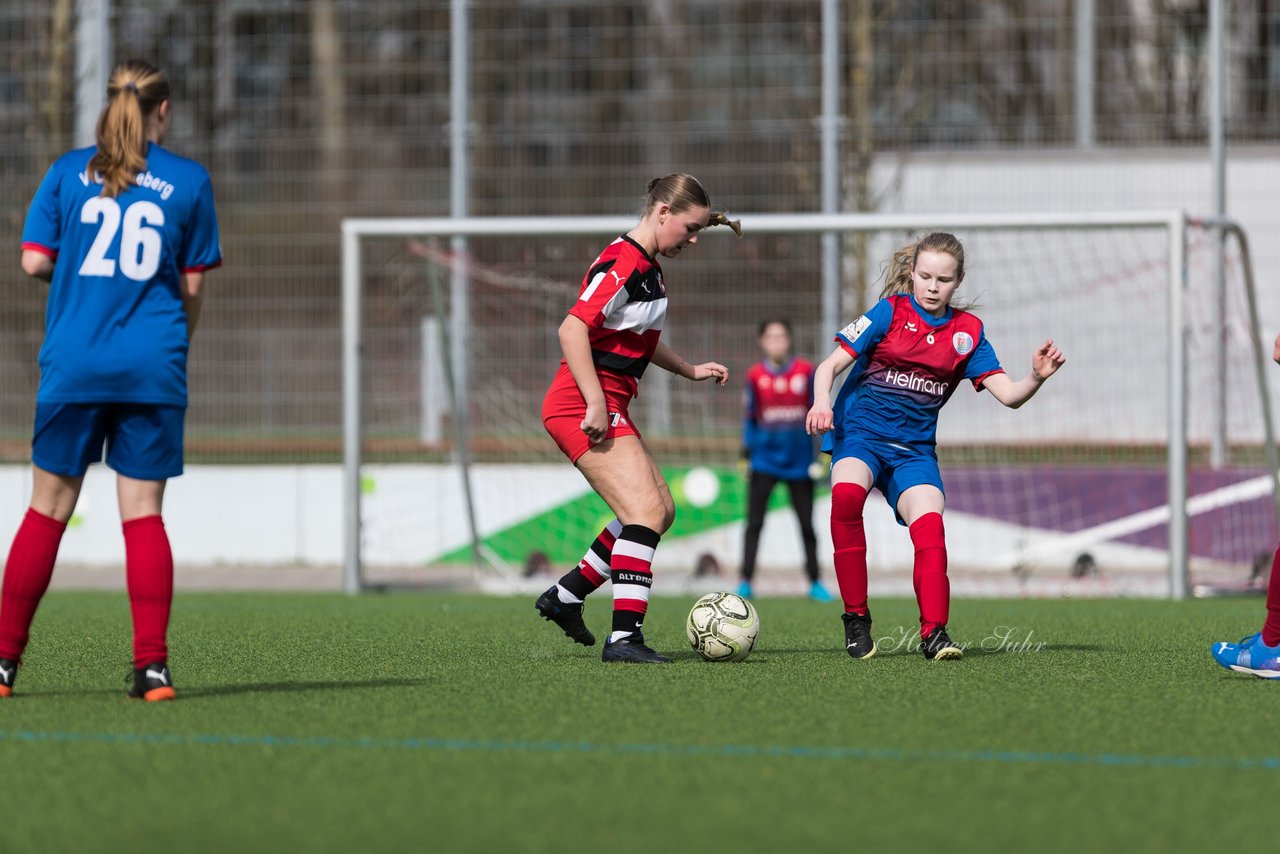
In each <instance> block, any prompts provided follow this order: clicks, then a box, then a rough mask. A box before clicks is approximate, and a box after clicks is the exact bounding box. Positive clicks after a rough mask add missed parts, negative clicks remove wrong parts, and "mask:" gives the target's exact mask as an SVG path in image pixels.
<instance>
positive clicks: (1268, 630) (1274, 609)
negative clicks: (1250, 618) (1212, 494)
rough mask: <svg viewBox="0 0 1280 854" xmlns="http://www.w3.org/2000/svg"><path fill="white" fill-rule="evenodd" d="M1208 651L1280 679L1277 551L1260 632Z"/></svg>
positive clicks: (1274, 351) (1279, 348)
mask: <svg viewBox="0 0 1280 854" xmlns="http://www.w3.org/2000/svg"><path fill="white" fill-rule="evenodd" d="M1271 358H1272V359H1274V360H1275V361H1276V362H1277V363H1280V336H1277V337H1276V343H1275V344H1274V345H1273V346H1272V348H1271ZM1210 652H1211V653H1212V654H1213V659H1214V661H1216V662H1218V663H1219V664H1221V665H1222V666H1223V667H1225V668H1227V669H1228V670H1234V671H1236V672H1237V673H1248V674H1250V675H1252V676H1258V677H1260V678H1262V679H1280V548H1278V549H1276V553H1275V556H1274V557H1273V558H1272V559H1271V580H1270V581H1269V582H1268V584H1267V618H1266V621H1265V622H1263V624H1262V631H1260V632H1254V633H1253V634H1251V635H1249V636H1247V637H1244V638H1241V639H1240V642H1239V643H1230V642H1228V641H1220V642H1219V643H1215V644H1214V645H1213V647H1212V649H1211V650H1210Z"/></svg>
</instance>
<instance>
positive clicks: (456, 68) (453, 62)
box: [449, 0, 480, 564]
mask: <svg viewBox="0 0 1280 854" xmlns="http://www.w3.org/2000/svg"><path fill="white" fill-rule="evenodd" d="M469 2H470V0H452V2H451V3H450V10H451V15H450V31H449V34H450V42H449V43H450V48H449V216H450V218H452V219H455V220H460V219H463V218H465V217H466V216H467V213H468V211H467V206H468V203H469V200H470V198H469V196H470V194H469V190H470V173H469V161H468V154H469V152H468V149H467V138H468V136H469V130H470V122H471V101H470V98H471V91H470V85H469V84H470V78H469V76H468V75H469V72H470V69H469V68H468V63H469V61H470V60H469V57H468V40H469V35H470V21H469V19H468V5H469ZM450 247H451V249H452V250H453V265H452V268H451V270H452V272H451V274H450V277H449V299H450V302H451V303H452V313H451V315H450V317H451V323H450V327H451V332H450V338H451V339H452V340H451V341H450V348H449V349H450V352H451V353H452V356H453V358H452V359H451V360H450V361H451V367H452V371H451V374H450V376H451V377H452V380H453V381H452V384H451V386H452V389H453V419H454V428H455V429H454V431H453V434H454V437H455V438H454V448H453V458H454V462H455V463H457V465H458V471H459V474H460V476H461V478H462V481H463V482H462V487H463V493H464V494H465V496H466V498H467V513H468V519H469V520H470V523H471V540H472V544H473V546H475V548H473V549H472V561H473V563H475V564H478V563H479V561H480V549H479V543H480V531H479V529H478V528H477V527H476V522H475V509H474V506H473V504H472V502H471V466H470V454H469V453H468V451H469V447H468V446H469V444H470V441H471V353H470V350H471V287H470V281H469V275H468V267H469V258H468V247H467V238H466V237H465V236H463V235H461V234H454V235H453V237H452V239H451V240H450Z"/></svg>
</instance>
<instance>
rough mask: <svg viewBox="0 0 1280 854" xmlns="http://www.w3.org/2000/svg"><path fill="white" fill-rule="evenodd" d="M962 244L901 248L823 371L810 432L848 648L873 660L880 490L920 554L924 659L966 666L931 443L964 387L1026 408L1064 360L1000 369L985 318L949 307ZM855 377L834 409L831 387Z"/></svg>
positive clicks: (1055, 355)
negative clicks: (822, 456) (866, 510)
mask: <svg viewBox="0 0 1280 854" xmlns="http://www.w3.org/2000/svg"><path fill="white" fill-rule="evenodd" d="M964 260H965V257H964V247H963V245H961V243H960V241H959V240H957V239H956V238H955V237H954V236H953V235H950V234H945V233H941V232H935V233H933V234H929V235H927V236H925V237H923V238H921V239H920V240H919V241H917V242H916V243H912V244H909V245H907V246H904V247H903V248H902V249H899V250H898V251H897V252H896V253H894V256H893V258H892V260H891V261H890V263H889V267H888V270H887V272H886V283H885V288H884V291H883V293H882V294H881V299H880V301H879V302H878V303H876V304H875V305H874V306H872V308H871V310H870V311H868V312H867V313H866V314H864V315H863V316H862V317H860V318H858V319H857V320H855V321H854V322H853V323H851V324H849V325H848V326H846V327H845V328H844V329H842V330H840V332H839V333H838V334H837V335H836V342H837V343H838V344H839V346H838V347H836V349H835V352H833V353H832V354H831V355H830V356H828V357H827V358H826V359H825V360H824V361H823V362H822V364H821V365H819V366H818V370H817V372H816V375H815V378H814V402H813V408H812V409H810V410H809V415H808V418H807V420H806V425H807V427H808V428H809V430H810V432H811V433H815V434H818V433H821V434H827V433H829V434H830V435H828V436H826V438H824V443H823V449H824V450H829V451H830V452H831V461H832V464H831V482H832V487H831V539H832V542H833V545H834V547H835V570H836V580H837V581H838V582H839V584H840V596H841V598H842V599H843V600H844V610H845V613H844V624H845V648H846V650H847V651H848V653H849V655H851V656H852V657H854V658H856V659H866V658H870V657H871V656H873V655H875V653H876V644H875V640H874V639H873V637H872V635H871V611H870V609H868V607H867V540H866V533H865V531H864V529H863V523H862V511H863V506H864V505H865V503H866V500H867V493H868V491H869V490H870V489H871V487H873V486H875V487H878V488H879V489H880V491H881V492H882V493H883V494H884V496H885V498H886V499H887V500H888V502H889V506H890V507H892V508H893V509H894V512H895V513H896V514H897V517H898V521H899V523H900V524H903V525H906V526H907V528H908V530H909V531H910V532H911V541H912V544H913V545H914V546H915V569H914V572H913V578H912V580H913V581H914V584H915V590H916V600H917V602H918V603H919V606H920V637H921V644H920V648H921V651H922V652H923V653H924V655H925V657H926V658H929V659H935V660H937V659H949V658H960V657H961V656H962V655H963V650H962V649H961V648H960V647H959V646H957V645H956V644H954V643H953V642H952V641H951V638H950V637H949V636H948V635H947V625H946V624H947V618H948V610H949V608H950V600H951V588H950V585H949V583H948V581H947V547H946V542H945V539H944V536H943V526H942V512H943V507H944V500H943V490H942V477H941V475H940V474H939V472H938V457H937V452H936V448H935V441H936V439H935V436H936V432H937V426H938V411H939V410H940V409H942V406H943V404H945V403H946V402H947V400H948V399H950V397H951V394H952V392H954V391H955V390H956V388H957V386H958V385H959V384H960V382H961V381H962V380H966V379H967V380H969V381H970V382H972V383H973V387H974V389H975V390H977V391H982V390H983V389H985V390H987V391H989V392H991V395H992V397H994V398H995V399H996V400H998V401H1000V402H1001V403H1003V404H1004V405H1005V406H1008V407H1010V408H1013V409H1016V408H1017V407H1019V406H1021V405H1022V404H1024V403H1026V402H1027V401H1028V400H1030V399H1031V397H1032V396H1033V395H1034V394H1035V393H1036V392H1037V391H1039V389H1040V386H1041V384H1042V383H1044V381H1045V380H1046V379H1048V378H1049V377H1050V376H1052V375H1053V374H1054V373H1055V372H1056V371H1057V370H1058V368H1060V367H1062V365H1063V363H1064V362H1065V361H1066V359H1065V357H1064V356H1063V355H1062V352H1061V351H1060V350H1059V349H1058V348H1057V347H1056V346H1054V343H1053V341H1051V340H1050V341H1046V342H1045V343H1044V344H1042V345H1041V346H1040V347H1039V348H1038V349H1037V350H1036V351H1035V353H1034V354H1033V355H1032V357H1031V373H1030V374H1029V375H1028V376H1027V377H1025V378H1023V379H1021V380H1017V381H1014V380H1012V379H1010V378H1009V377H1008V376H1007V375H1006V374H1005V372H1004V369H1003V368H1001V367H1000V362H999V361H998V360H997V359H996V354H995V350H994V349H993V348H992V346H991V344H990V342H988V341H987V338H986V335H985V333H984V330H983V327H982V321H981V320H979V319H978V318H977V317H976V316H975V315H973V314H971V313H969V312H967V311H963V310H961V309H958V308H953V307H952V306H951V300H952V297H954V296H955V293H956V289H957V288H959V287H960V283H961V282H962V281H964ZM849 368H852V369H853V370H852V371H850V375H849V377H848V379H847V380H846V381H845V384H844V386H843V387H842V388H841V389H840V394H839V396H838V397H837V398H836V402H835V405H834V407H833V406H832V404H831V386H832V383H833V381H834V379H835V377H836V375H838V374H839V373H840V372H842V371H844V370H846V369H849Z"/></svg>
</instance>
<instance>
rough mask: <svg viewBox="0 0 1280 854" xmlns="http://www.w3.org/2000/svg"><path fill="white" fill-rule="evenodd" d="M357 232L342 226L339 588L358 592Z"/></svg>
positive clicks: (358, 375) (358, 292) (359, 580)
mask: <svg viewBox="0 0 1280 854" xmlns="http://www.w3.org/2000/svg"><path fill="white" fill-rule="evenodd" d="M360 314H361V312H360V233H359V232H358V231H357V230H356V229H355V228H351V227H348V224H347V223H343V228H342V491H343V494H344V495H346V501H345V502H344V512H343V519H342V550H343V560H342V588H343V589H344V590H345V591H346V592H348V593H359V592H360V588H361V586H362V584H361V571H360V498H361V495H360V458H361V432H362V431H361V426H362V425H361V423H360V409H361V406H360V404H361V401H360V393H361V390H360V369H361V367H362V364H363V362H362V353H361V351H362V349H363V348H362V346H361V341H360V335H361V317H360Z"/></svg>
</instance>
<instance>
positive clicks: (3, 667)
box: [0, 658, 18, 697]
mask: <svg viewBox="0 0 1280 854" xmlns="http://www.w3.org/2000/svg"><path fill="white" fill-rule="evenodd" d="M17 678H18V662H16V661H14V660H13V659H11V658H0V697H12V696H13V681H14V680H15V679H17Z"/></svg>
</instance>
